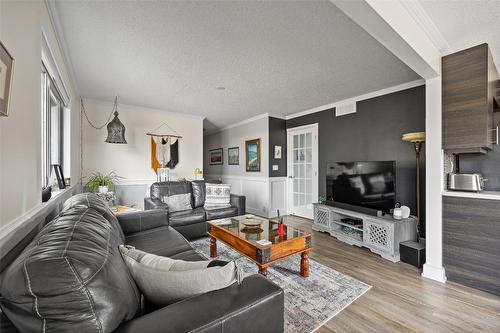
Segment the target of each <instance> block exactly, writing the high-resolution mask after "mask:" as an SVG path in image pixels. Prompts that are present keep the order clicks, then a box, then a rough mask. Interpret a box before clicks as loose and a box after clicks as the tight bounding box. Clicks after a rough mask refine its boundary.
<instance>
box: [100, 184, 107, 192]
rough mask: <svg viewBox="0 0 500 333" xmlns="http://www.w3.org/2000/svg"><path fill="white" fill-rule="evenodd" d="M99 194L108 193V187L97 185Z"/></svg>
mask: <svg viewBox="0 0 500 333" xmlns="http://www.w3.org/2000/svg"><path fill="white" fill-rule="evenodd" d="M99 193H108V187H107V186H106V185H102V186H101V185H99Z"/></svg>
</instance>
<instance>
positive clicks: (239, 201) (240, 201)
mask: <svg viewBox="0 0 500 333" xmlns="http://www.w3.org/2000/svg"><path fill="white" fill-rule="evenodd" d="M230 203H231V206H233V207H237V208H238V215H245V214H246V198H245V196H244V195H236V194H231V197H230Z"/></svg>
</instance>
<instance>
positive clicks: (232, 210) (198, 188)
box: [144, 180, 246, 240]
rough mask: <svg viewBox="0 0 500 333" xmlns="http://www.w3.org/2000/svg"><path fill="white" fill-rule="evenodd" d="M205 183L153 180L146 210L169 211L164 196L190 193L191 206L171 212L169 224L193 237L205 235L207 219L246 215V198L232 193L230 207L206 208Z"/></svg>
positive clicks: (184, 234)
mask: <svg viewBox="0 0 500 333" xmlns="http://www.w3.org/2000/svg"><path fill="white" fill-rule="evenodd" d="M205 184H206V182H205V181H204V180H194V181H172V182H158V183H153V184H152V185H151V189H150V196H149V198H144V209H145V210H150V209H163V210H165V211H167V212H168V211H169V208H168V205H167V204H166V203H164V202H163V201H162V198H163V197H165V196H171V195H177V194H185V193H189V194H190V195H191V207H192V209H188V210H183V211H178V212H168V214H167V216H168V220H169V225H170V226H171V227H173V228H174V229H175V230H177V231H179V232H180V233H181V234H182V235H183V236H184V237H186V238H187V239H189V240H191V239H194V238H198V237H203V236H206V234H207V221H210V220H215V219H220V218H226V217H233V216H238V215H244V214H245V209H246V208H245V197H244V196H242V195H235V194H232V193H231V196H230V204H231V207H227V208H220V209H211V210H207V209H205V208H204V207H203V206H204V204H205V197H206V186H205Z"/></svg>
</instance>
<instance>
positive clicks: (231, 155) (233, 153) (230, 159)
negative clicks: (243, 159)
mask: <svg viewBox="0 0 500 333" xmlns="http://www.w3.org/2000/svg"><path fill="white" fill-rule="evenodd" d="M227 164H228V165H240V147H231V148H227Z"/></svg>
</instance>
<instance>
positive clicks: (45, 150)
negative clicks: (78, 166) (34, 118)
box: [41, 62, 69, 187]
mask: <svg viewBox="0 0 500 333" xmlns="http://www.w3.org/2000/svg"><path fill="white" fill-rule="evenodd" d="M41 104H42V105H41V117H42V121H41V123H42V128H41V152H42V156H41V158H42V159H41V166H42V170H41V171H42V172H41V177H42V187H46V186H48V185H50V184H51V176H52V174H53V167H52V165H53V163H52V162H53V161H52V148H53V147H52V145H53V142H52V141H53V140H52V134H53V124H52V120H53V119H52V113H53V112H54V111H53V104H55V105H56V106H57V110H56V112H57V114H58V118H59V119H58V121H57V124H56V126H57V127H58V129H57V131H58V138H57V141H58V147H57V149H58V155H59V156H58V161H59V163H58V164H60V165H61V167H62V168H63V169H64V147H65V145H64V137H65V131H67V130H69V129H65V127H64V123H65V119H64V117H65V112H64V109H65V108H66V105H65V103H64V100H63V99H62V98H61V94H60V92H59V89H58V88H57V85H56V83H55V81H54V79H53V78H52V77H51V75H50V73H49V71H48V70H47V67H46V66H45V64H44V63H43V62H42V69H41Z"/></svg>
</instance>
